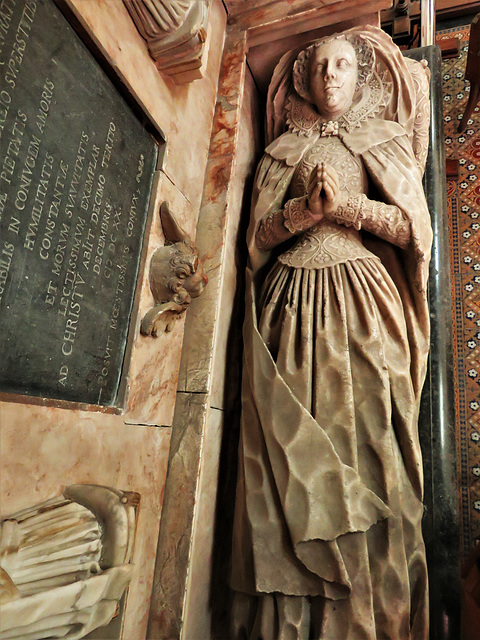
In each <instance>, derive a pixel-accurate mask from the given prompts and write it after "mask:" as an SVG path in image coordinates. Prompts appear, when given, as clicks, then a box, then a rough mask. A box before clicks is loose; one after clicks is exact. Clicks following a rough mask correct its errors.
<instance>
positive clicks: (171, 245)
mask: <svg viewBox="0 0 480 640" xmlns="http://www.w3.org/2000/svg"><path fill="white" fill-rule="evenodd" d="M160 219H161V221H162V227H163V232H164V234H165V240H166V241H167V244H166V245H165V246H164V247H160V248H158V249H157V250H156V251H155V253H154V254H153V257H152V261H151V263H150V287H151V290H152V293H153V297H154V299H155V302H156V303H157V304H161V303H165V302H175V303H176V304H179V305H182V306H183V307H185V308H186V307H187V306H188V304H189V303H190V301H191V299H192V298H197V297H198V296H199V295H201V294H202V293H203V290H204V289H205V286H206V284H207V282H208V278H207V276H206V275H205V273H204V271H203V266H202V264H201V262H200V261H199V259H198V251H197V249H196V248H195V245H194V244H193V241H192V239H191V238H190V236H189V235H188V234H187V233H186V232H185V231H184V230H183V229H182V227H181V226H180V225H179V224H178V222H177V220H176V219H175V216H174V215H173V214H172V213H171V211H170V210H169V208H168V205H167V203H166V202H163V203H162V205H161V207H160Z"/></svg>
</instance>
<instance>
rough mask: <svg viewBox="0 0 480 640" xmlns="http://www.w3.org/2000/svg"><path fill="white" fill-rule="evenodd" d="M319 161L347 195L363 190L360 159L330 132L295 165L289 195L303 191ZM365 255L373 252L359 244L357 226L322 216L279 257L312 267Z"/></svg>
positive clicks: (291, 262) (328, 264)
mask: <svg viewBox="0 0 480 640" xmlns="http://www.w3.org/2000/svg"><path fill="white" fill-rule="evenodd" d="M321 162H325V163H327V164H329V165H330V166H332V167H333V168H334V169H335V170H336V171H337V174H338V179H339V187H340V190H341V191H342V192H343V193H345V194H346V195H348V196H356V195H359V194H362V193H365V191H366V186H367V179H366V173H365V170H364V168H363V166H362V163H361V161H360V160H359V159H358V158H355V157H354V156H353V155H352V154H351V153H350V151H348V149H347V148H346V147H345V146H344V145H343V143H342V142H341V140H339V138H338V137H337V136H335V135H334V136H327V137H321V138H319V139H318V141H317V142H316V143H315V144H314V145H313V146H312V147H311V148H310V149H309V150H308V151H307V152H306V153H305V155H304V157H303V158H302V160H301V161H300V162H299V164H298V165H297V167H296V169H295V173H294V175H293V178H292V182H291V184H290V194H289V195H290V198H292V199H293V198H301V197H303V196H305V195H306V194H307V184H308V180H309V177H310V174H311V172H312V170H313V169H314V168H315V165H317V164H320V163H321ZM367 257H369V258H371V257H373V254H372V253H371V252H370V251H368V250H367V249H366V248H365V247H364V246H363V244H362V241H361V238H360V232H359V231H357V229H355V228H354V227H345V226H343V225H340V224H338V223H336V222H334V221H329V220H322V221H321V222H320V223H319V224H317V225H315V226H314V227H311V228H310V229H308V231H306V232H305V233H304V234H302V235H301V236H299V239H298V240H297V242H296V243H295V245H294V246H293V247H292V248H291V249H289V250H288V251H286V252H285V253H283V254H282V255H281V256H280V257H279V261H280V262H282V263H283V264H285V265H288V266H290V267H297V268H300V267H303V268H306V269H308V268H310V269H315V268H320V267H326V266H332V265H334V264H338V263H341V262H346V261H347V260H356V259H358V258H367Z"/></svg>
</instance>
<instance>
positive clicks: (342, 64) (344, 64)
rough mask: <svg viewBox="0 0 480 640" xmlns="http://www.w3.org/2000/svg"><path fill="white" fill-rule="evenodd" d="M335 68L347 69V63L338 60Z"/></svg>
mask: <svg viewBox="0 0 480 640" xmlns="http://www.w3.org/2000/svg"><path fill="white" fill-rule="evenodd" d="M337 67H340V68H342V69H344V68H345V67H348V62H347V61H346V60H343V59H342V60H339V61H338V62H337Z"/></svg>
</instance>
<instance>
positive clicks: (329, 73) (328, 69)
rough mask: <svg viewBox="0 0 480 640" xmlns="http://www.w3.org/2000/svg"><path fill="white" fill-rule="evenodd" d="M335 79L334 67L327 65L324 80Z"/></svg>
mask: <svg viewBox="0 0 480 640" xmlns="http://www.w3.org/2000/svg"><path fill="white" fill-rule="evenodd" d="M334 77H335V67H334V66H333V65H330V64H328V65H327V66H326V68H325V80H327V79H329V78H334Z"/></svg>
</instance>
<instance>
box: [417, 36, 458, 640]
mask: <svg viewBox="0 0 480 640" xmlns="http://www.w3.org/2000/svg"><path fill="white" fill-rule="evenodd" d="M406 55H408V56H409V57H412V58H414V59H415V60H422V59H425V60H427V61H428V64H429V67H430V70H431V127H430V146H429V153H428V159H427V168H426V171H425V176H424V186H425V193H426V196H427V202H428V206H429V209H430V214H431V217H432V227H433V248H432V260H431V263H430V277H429V291H428V294H429V303H430V320H431V348H430V359H429V367H428V372H427V378H426V382H425V386H424V389H423V395H422V404H421V410H420V420H419V429H420V441H421V445H422V452H423V463H424V474H425V515H424V519H423V530H424V538H425V544H426V547H427V561H428V571H429V581H430V618H431V622H430V638H431V640H459V639H460V637H461V634H460V559H459V554H460V540H459V515H458V489H457V477H456V473H457V472H456V435H455V428H456V422H455V397H454V372H453V347H452V338H453V311H452V310H453V307H452V298H451V295H452V294H451V292H452V289H451V285H450V260H449V238H448V217H447V199H446V176H445V146H444V145H445V143H444V133H443V94H442V72H441V63H442V57H441V52H440V47H438V46H431V47H422V48H420V49H414V50H411V51H409V52H407V54H406Z"/></svg>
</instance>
